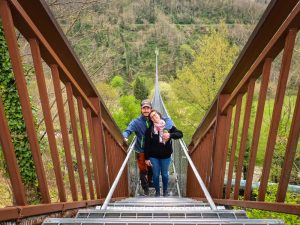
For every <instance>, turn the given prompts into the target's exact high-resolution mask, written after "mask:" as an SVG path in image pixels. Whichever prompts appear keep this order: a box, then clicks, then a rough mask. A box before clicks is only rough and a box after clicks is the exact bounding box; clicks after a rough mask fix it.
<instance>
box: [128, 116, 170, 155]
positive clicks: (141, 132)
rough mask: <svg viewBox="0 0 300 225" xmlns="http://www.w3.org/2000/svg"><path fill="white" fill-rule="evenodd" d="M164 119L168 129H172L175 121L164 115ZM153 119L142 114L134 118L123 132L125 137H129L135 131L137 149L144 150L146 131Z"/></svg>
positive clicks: (138, 150)
mask: <svg viewBox="0 0 300 225" xmlns="http://www.w3.org/2000/svg"><path fill="white" fill-rule="evenodd" d="M163 120H164V121H165V122H166V125H165V127H166V129H168V130H169V129H171V128H172V126H173V121H172V120H171V119H170V118H168V117H163ZM151 123H152V122H151V121H149V119H148V118H146V117H144V116H143V115H140V116H139V117H138V118H136V119H134V120H132V121H131V122H130V123H129V125H128V127H127V128H126V130H125V131H124V132H123V137H124V138H128V137H129V136H130V134H132V133H133V132H134V133H135V135H136V137H137V139H136V143H135V146H134V148H135V151H137V152H144V145H145V133H146V130H147V128H149V127H150V125H151Z"/></svg>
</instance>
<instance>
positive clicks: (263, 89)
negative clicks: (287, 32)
mask: <svg viewBox="0 0 300 225" xmlns="http://www.w3.org/2000/svg"><path fill="white" fill-rule="evenodd" d="M271 66H272V59H270V58H268V59H266V60H265V62H264V66H263V72H262V81H261V86H260V91H259V99H258V105H257V111H256V118H255V124H254V129H253V135H252V144H251V148H250V157H249V164H248V165H249V166H248V170H247V179H246V188H245V195H244V198H245V200H249V199H250V195H251V188H252V180H253V174H254V167H255V161H256V155H257V148H258V142H259V137H260V131H261V124H262V119H263V115H264V108H265V102H266V97H267V90H268V83H269V78H270V73H271Z"/></svg>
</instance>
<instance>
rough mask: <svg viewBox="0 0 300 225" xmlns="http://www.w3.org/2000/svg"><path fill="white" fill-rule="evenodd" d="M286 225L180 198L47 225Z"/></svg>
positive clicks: (130, 202)
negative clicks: (251, 217)
mask: <svg viewBox="0 0 300 225" xmlns="http://www.w3.org/2000/svg"><path fill="white" fill-rule="evenodd" d="M117 224H119V225H179V224H180V225H183V224H193V225H197V224H199V225H200V224H202V225H225V224H235V225H271V224H273V225H275V224H277V225H279V224H281V225H283V224H284V223H283V222H282V221H281V220H265V219H249V218H248V217H247V215H246V213H245V211H243V210H226V209H225V208H224V207H223V206H219V207H217V210H211V209H210V207H209V206H208V205H207V204H206V203H203V202H200V201H196V200H193V199H189V198H179V197H166V198H162V197H159V198H155V197H147V198H146V197H138V198H128V199H124V200H121V201H118V202H115V203H110V204H109V205H108V208H107V209H105V210H102V209H100V208H99V207H98V208H97V207H96V208H95V209H84V210H79V211H78V213H77V215H76V218H64V219H62V218H59V219H58V218H49V219H46V220H45V221H44V223H43V225H117Z"/></svg>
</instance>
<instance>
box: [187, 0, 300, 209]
mask: <svg viewBox="0 0 300 225" xmlns="http://www.w3.org/2000/svg"><path fill="white" fill-rule="evenodd" d="M299 26H300V2H299V1H289V4H286V1H284V0H278V1H275V0H273V1H271V2H270V5H269V6H268V8H267V10H266V12H265V14H264V15H263V16H262V19H261V20H260V22H259V24H258V25H257V27H256V28H255V30H254V32H253V33H252V35H251V37H250V39H249V41H248V42H247V44H246V46H245V47H244V49H243V50H242V52H241V54H240V56H239V58H238V59H237V61H236V63H235V65H234V66H233V68H232V70H231V71H230V74H229V75H228V77H227V78H226V80H225V82H224V84H223V86H222V87H221V89H220V91H219V93H218V95H217V96H216V98H215V101H214V102H213V103H212V105H211V107H210V110H209V111H208V112H207V113H206V115H205V117H204V119H203V120H202V121H201V123H200V125H199V127H198V128H197V130H196V132H195V134H194V135H193V137H192V141H191V143H190V145H189V150H190V151H189V153H190V155H191V158H192V160H193V161H194V163H195V165H196V167H197V168H198V170H199V171H200V175H201V177H202V178H203V180H204V182H205V184H206V186H207V188H208V189H209V190H210V193H211V195H212V197H213V198H214V202H215V203H217V204H225V205H235V206H241V207H246V208H257V209H263V210H270V211H278V212H283V213H290V214H298V215H299V214H300V210H299V208H300V205H299V204H287V203H285V201H286V194H287V191H288V184H289V181H290V179H291V171H292V168H293V166H294V165H295V162H296V161H297V160H296V158H295V156H296V149H297V144H298V140H299V131H300V89H299V76H300V75H299V46H300V40H299V34H298V30H299ZM280 59H281V60H280ZM291 67H292V68H291ZM271 69H272V70H271ZM295 73H298V76H297V75H296V76H295ZM276 74H277V75H278V82H277V86H276V87H275V88H274V89H276V94H274V96H271V97H270V96H269V92H270V89H272V88H273V87H270V82H271V81H272V83H275V82H274V80H276V79H277V78H276V79H275V77H276V76H277V75H276ZM291 74H293V75H294V77H296V79H295V80H296V81H295V80H293V82H294V84H293V85H294V86H293V88H292V89H293V94H290V93H288V92H287V91H286V89H287V84H288V81H289V82H290V83H291V82H292V81H291V79H292V78H291ZM297 77H298V78H297ZM291 86H292V85H291ZM268 96H269V97H270V98H268V99H267V101H268V105H266V98H267V97H268ZM270 99H271V100H270ZM287 99H289V100H288V104H289V106H288V107H289V110H288V111H289V113H287V112H284V113H282V112H283V108H285V105H284V102H285V101H286V100H287ZM270 105H271V106H270ZM265 108H266V109H268V112H266V110H265ZM264 110H265V112H264ZM266 113H268V115H269V118H267V117H266V116H265V115H266ZM282 114H284V115H282ZM287 114H288V115H290V118H292V119H291V120H290V121H289V122H284V121H283V119H284V118H283V117H284V116H286V115H287ZM266 121H267V122H266ZM262 123H266V124H267V125H264V128H266V127H267V128H268V131H267V132H266V134H267V135H266V137H263V133H262V130H261V129H262ZM283 123H286V124H287V126H286V128H287V129H289V132H287V135H286V136H282V135H279V134H278V130H279V126H280V125H281V124H283ZM264 132H265V131H264ZM264 141H265V143H266V144H265V146H263V147H261V146H262V145H261V143H262V142H264ZM280 144H281V145H284V153H283V155H282V158H281V159H280V157H279V153H277V151H275V149H277V147H278V145H280ZM298 149H299V144H298ZM298 152H299V150H298ZM258 153H259V154H261V155H263V162H262V163H259V162H258V161H259V160H258ZM298 154H299V153H298ZM297 157H299V156H297ZM275 158H276V159H277V161H276V162H275V161H272V160H274V159H275ZM278 158H279V161H278ZM272 162H273V164H274V163H278V162H279V164H280V165H279V167H281V171H280V172H279V174H278V182H277V194H276V197H275V199H276V200H275V201H272V202H271V201H267V200H266V194H267V191H268V184H269V181H270V180H269V177H270V172H271V166H272ZM295 168H297V167H295ZM298 169H299V168H298ZM260 171H262V172H260ZM257 172H259V175H258V178H257V175H256V174H254V173H257ZM298 173H299V171H298ZM242 176H244V177H243V179H244V180H246V184H245V187H243V188H244V193H241V189H242V187H241V185H240V183H241V180H242ZM298 176H299V175H298ZM255 179H257V180H255ZM232 181H235V182H232ZM254 181H259V188H258V195H257V196H255V195H254V192H253V188H252V182H254ZM298 181H299V180H298ZM273 182H274V181H273ZM187 184H188V185H187V195H188V196H192V197H199V198H203V193H202V192H201V190H199V188H197V184H196V178H195V177H194V176H193V175H192V173H191V169H190V168H188V181H187Z"/></svg>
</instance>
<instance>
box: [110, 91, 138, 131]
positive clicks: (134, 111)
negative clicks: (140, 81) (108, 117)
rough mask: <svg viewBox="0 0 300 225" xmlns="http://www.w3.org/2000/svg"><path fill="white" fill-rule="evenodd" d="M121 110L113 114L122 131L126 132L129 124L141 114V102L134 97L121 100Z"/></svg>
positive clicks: (123, 97)
mask: <svg viewBox="0 0 300 225" xmlns="http://www.w3.org/2000/svg"><path fill="white" fill-rule="evenodd" d="M120 106H121V107H120V108H119V110H118V111H116V112H115V113H113V118H114V119H115V121H116V123H117V124H118V126H119V128H120V129H121V130H125V129H126V127H127V126H128V124H129V122H130V121H131V120H133V119H134V118H136V117H137V116H138V115H139V114H140V104H139V101H138V100H137V99H136V98H135V97H134V96H132V95H130V96H122V97H121V98H120Z"/></svg>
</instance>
